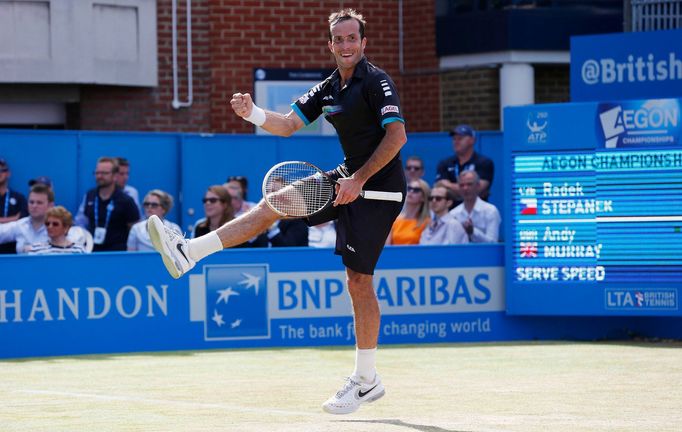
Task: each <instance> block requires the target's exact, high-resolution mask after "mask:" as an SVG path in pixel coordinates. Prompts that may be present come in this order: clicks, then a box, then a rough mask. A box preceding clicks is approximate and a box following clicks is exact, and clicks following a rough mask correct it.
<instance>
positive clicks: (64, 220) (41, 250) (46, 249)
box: [28, 206, 85, 255]
mask: <svg viewBox="0 0 682 432" xmlns="http://www.w3.org/2000/svg"><path fill="white" fill-rule="evenodd" d="M71 225H73V217H72V216H71V212H70V211H68V210H67V209H65V208H64V207H62V206H57V207H52V208H50V209H49V210H48V211H47V215H46V218H45V226H46V227H47V236H48V238H49V240H48V241H47V242H46V243H38V244H34V245H32V246H31V248H30V249H29V251H28V253H29V254H30V255H47V254H65V253H79V254H82V253H85V249H83V246H81V245H78V244H76V243H74V242H72V241H71V240H69V238H68V236H67V233H68V232H69V229H70V228H71Z"/></svg>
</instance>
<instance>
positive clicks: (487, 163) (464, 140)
mask: <svg viewBox="0 0 682 432" xmlns="http://www.w3.org/2000/svg"><path fill="white" fill-rule="evenodd" d="M450 136H451V137H452V148H453V150H454V151H455V154H454V155H453V156H451V157H449V158H446V159H443V160H442V161H440V162H439V163H438V168H437V169H436V184H437V185H439V186H445V187H446V188H448V189H450V190H451V191H452V192H453V193H454V194H455V201H454V203H453V207H456V206H458V205H459V204H461V203H462V194H461V193H460V190H459V184H458V181H459V176H460V174H461V173H463V172H464V171H476V172H477V173H478V177H479V178H480V191H479V194H480V195H479V196H480V197H481V198H483V199H484V200H485V199H487V198H488V195H489V193H490V185H491V184H492V183H493V176H494V174H495V166H494V165H493V161H492V160H490V159H489V158H487V157H485V156H483V155H481V154H478V153H476V152H475V151H474V143H475V142H476V131H475V130H474V128H472V127H471V126H469V125H459V126H457V127H455V128H454V129H452V130H451V131H450Z"/></svg>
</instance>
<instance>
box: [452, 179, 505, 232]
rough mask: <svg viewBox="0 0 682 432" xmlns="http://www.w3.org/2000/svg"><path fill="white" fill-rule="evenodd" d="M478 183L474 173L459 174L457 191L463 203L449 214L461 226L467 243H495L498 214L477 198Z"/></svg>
mask: <svg viewBox="0 0 682 432" xmlns="http://www.w3.org/2000/svg"><path fill="white" fill-rule="evenodd" d="M480 183H481V180H480V179H479V178H478V174H477V173H476V171H465V172H463V173H461V174H460V175H459V190H460V191H461V193H462V198H463V199H464V202H463V203H462V204H460V205H458V206H457V207H455V208H454V209H453V210H452V211H451V212H450V213H451V214H452V215H453V216H454V217H455V219H457V220H458V221H459V222H460V223H461V224H462V227H463V228H464V231H466V233H467V235H468V236H469V242H471V243H496V242H497V240H498V239H499V235H500V222H501V218H500V212H499V211H498V210H497V208H496V207H495V206H494V205H492V204H490V203H488V202H485V201H483V200H482V199H481V198H480V197H479V189H480V187H481V186H480Z"/></svg>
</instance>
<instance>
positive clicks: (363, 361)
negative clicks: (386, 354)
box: [353, 348, 377, 384]
mask: <svg viewBox="0 0 682 432" xmlns="http://www.w3.org/2000/svg"><path fill="white" fill-rule="evenodd" d="M376 353H377V349H376V348H371V349H360V348H355V370H354V371H353V376H355V377H357V378H358V379H359V380H360V382H363V383H366V384H369V383H371V382H373V381H374V377H375V376H376V374H377V370H376V360H375V357H376Z"/></svg>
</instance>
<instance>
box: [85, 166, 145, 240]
mask: <svg viewBox="0 0 682 432" xmlns="http://www.w3.org/2000/svg"><path fill="white" fill-rule="evenodd" d="M117 172H118V161H117V160H116V158H111V157H101V158H99V159H98V160H97V166H96V168H95V181H96V183H97V187H95V188H93V189H90V190H89V191H88V192H87V193H86V194H85V197H83V204H82V205H83V218H84V219H85V222H86V227H87V229H88V231H90V234H92V237H93V242H94V249H93V250H94V251H95V252H100V251H117V250H118V251H124V250H126V248H127V242H128V232H129V231H130V228H131V227H132V226H133V224H134V223H135V222H137V221H138V220H139V219H140V213H139V210H138V208H137V206H136V205H135V202H134V201H133V199H132V198H131V197H129V196H128V195H126V194H125V193H123V191H122V190H121V188H119V187H118V185H117V184H116V173H117Z"/></svg>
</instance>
